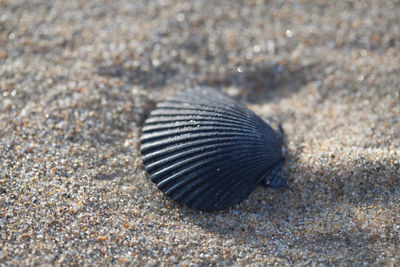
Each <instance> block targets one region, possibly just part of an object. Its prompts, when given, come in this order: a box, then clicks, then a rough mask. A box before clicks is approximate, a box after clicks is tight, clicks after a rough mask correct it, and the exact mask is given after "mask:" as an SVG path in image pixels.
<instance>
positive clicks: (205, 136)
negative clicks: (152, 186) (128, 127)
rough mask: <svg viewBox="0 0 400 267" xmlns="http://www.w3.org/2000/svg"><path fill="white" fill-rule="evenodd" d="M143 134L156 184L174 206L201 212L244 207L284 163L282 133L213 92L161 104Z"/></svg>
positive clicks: (185, 95) (144, 149)
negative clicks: (249, 197)
mask: <svg viewBox="0 0 400 267" xmlns="http://www.w3.org/2000/svg"><path fill="white" fill-rule="evenodd" d="M142 132H143V133H142V137H141V152H142V155H143V163H144V165H145V168H146V170H147V172H148V173H149V175H150V177H151V180H152V181H153V182H154V183H156V184H157V187H158V188H159V189H160V190H161V191H163V192H164V193H165V194H167V195H168V196H170V197H171V198H172V199H174V200H175V201H177V202H179V203H181V204H185V205H187V206H188V207H190V208H196V209H199V210H204V211H216V210H222V209H225V208H228V207H231V206H233V205H235V204H237V203H239V202H240V201H242V200H244V199H245V198H247V197H248V195H249V194H250V193H251V192H252V191H253V190H254V189H255V187H256V186H257V185H258V184H259V183H260V182H261V181H263V180H266V181H265V182H267V183H268V182H269V181H270V180H271V179H275V178H276V176H277V173H278V174H279V172H280V168H281V166H282V164H281V163H282V162H283V155H282V140H281V139H280V137H279V134H277V133H276V132H275V131H274V130H273V129H272V128H271V127H270V126H269V125H268V124H267V123H266V122H264V121H263V120H262V119H260V118H259V117H258V116H256V115H255V114H254V113H253V112H251V111H250V110H248V109H247V108H246V107H245V106H243V105H241V104H239V103H238V102H236V101H235V100H234V99H232V98H230V97H228V96H226V95H224V94H222V93H220V92H218V91H216V90H213V89H210V88H204V87H202V88H194V89H189V90H187V91H185V92H183V93H180V94H177V95H175V96H172V97H170V98H168V99H167V100H166V101H165V102H162V103H159V104H158V105H157V108H156V109H155V110H153V111H152V112H151V114H150V116H149V118H148V119H147V120H146V122H145V125H144V127H143V130H142ZM274 177H275V178H274ZM275 180H276V179H275Z"/></svg>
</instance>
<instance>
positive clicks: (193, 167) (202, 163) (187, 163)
mask: <svg viewBox="0 0 400 267" xmlns="http://www.w3.org/2000/svg"><path fill="white" fill-rule="evenodd" d="M233 152H235V151H229V152H227V153H224V152H219V153H216V154H218V157H215V158H213V160H214V161H217V160H220V159H221V160H222V159H224V158H226V157H227V155H229V154H232V153H233ZM190 160H191V159H188V160H186V161H185V162H182V163H180V164H181V165H178V166H176V167H178V168H179V167H181V169H180V170H176V172H175V173H174V174H173V175H169V176H167V175H165V173H164V175H163V173H160V172H162V170H163V169H162V170H160V171H158V172H156V173H154V172H153V173H151V176H152V180H153V181H154V182H156V183H157V184H164V182H165V183H167V182H173V180H174V179H176V178H179V176H181V175H185V174H186V173H187V172H190V171H193V170H196V168H198V167H201V168H203V167H206V166H208V165H209V163H213V161H210V160H209V159H208V161H207V159H205V160H203V161H198V162H197V164H191V161H190ZM187 166H189V167H187ZM170 167H171V166H169V167H168V168H170ZM183 167H187V168H183ZM173 170H174V169H172V170H171V172H173ZM159 176H164V177H166V178H165V179H164V180H163V181H159V182H158V181H157V180H158V178H159Z"/></svg>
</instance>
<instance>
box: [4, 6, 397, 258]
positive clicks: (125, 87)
mask: <svg viewBox="0 0 400 267" xmlns="http://www.w3.org/2000/svg"><path fill="white" fill-rule="evenodd" d="M241 2H243V3H241ZM195 85H205V86H210V87H213V88H216V89H218V90H220V91H222V92H224V93H226V94H228V95H230V96H232V97H234V98H235V99H237V100H238V101H240V102H242V103H244V104H245V105H246V106H247V107H249V108H250V109H251V110H252V111H254V112H255V113H256V114H257V115H259V116H260V117H262V118H264V119H268V120H270V121H272V124H273V125H274V126H276V125H277V124H278V123H282V126H283V128H284V130H285V132H286V137H287V153H288V157H287V160H286V163H285V166H284V169H285V171H286V173H287V177H288V184H289V189H283V190H274V189H270V188H269V189H268V188H264V187H258V188H257V189H256V190H255V191H254V192H253V193H252V194H251V195H250V197H249V198H248V199H247V200H245V201H243V202H242V203H240V204H239V205H237V206H235V207H233V208H231V209H228V210H226V211H222V212H216V213H204V212H199V211H195V210H190V209H188V208H186V207H183V206H181V205H179V204H177V203H176V202H174V201H171V200H170V199H169V198H168V197H166V196H164V195H163V194H162V193H161V192H160V191H159V190H158V189H157V188H156V186H155V185H154V184H153V183H152V182H151V181H150V180H149V177H148V176H147V174H146V173H145V171H144V168H143V164H142V162H141V156H140V150H139V147H140V143H139V138H140V131H141V127H142V125H143V122H144V120H145V118H146V117H147V116H148V114H149V112H150V111H151V110H152V109H154V107H155V104H156V103H157V102H159V101H162V100H163V99H164V98H165V97H167V96H168V95H171V94H173V93H175V92H178V91H181V90H184V89H186V88H189V87H191V86H195ZM399 177H400V2H399V1H398V0H370V1H367V0H366V1H345V0H339V1H325V0H320V1H307V0H304V1H297V0H276V1H273V0H270V1H205V0H196V1H191V2H184V1H172V0H159V1H157V0H154V1H100V0H99V1H78V0H76V1H44V0H43V1H39V0H32V1H22V0H21V1H20V0H0V265H3V264H4V265H79V266H82V265H92V266H99V265H100V264H101V265H103V266H108V265H128V264H132V265H134V266H139V265H143V264H144V265H148V266H159V264H160V263H163V264H164V265H174V264H180V265H182V266H191V265H193V266H207V265H226V266H231V265H236V266H241V265H246V264H247V265H250V264H251V265H252V266H265V265H332V264H335V265H347V266H361V265H375V266H381V265H385V266H399V265H400V241H399V239H400V178H399Z"/></svg>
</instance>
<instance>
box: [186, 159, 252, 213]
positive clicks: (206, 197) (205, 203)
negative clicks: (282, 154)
mask: <svg viewBox="0 0 400 267" xmlns="http://www.w3.org/2000/svg"><path fill="white" fill-rule="evenodd" d="M246 165H247V164H246ZM248 166H249V167H250V168H251V167H255V166H257V163H255V162H251V163H250V165H248ZM241 167H242V166H241ZM236 170H239V171H240V170H241V168H240V167H239V168H236ZM243 177H245V176H242V175H240V173H239V172H238V173H236V174H235V176H234V177H233V178H234V179H232V180H228V179H221V181H220V182H219V183H218V184H216V185H214V186H213V187H214V190H211V191H210V190H208V191H207V189H208V188H203V190H202V191H203V192H200V195H201V196H200V197H199V198H198V199H197V200H196V202H194V203H192V206H193V207H195V208H200V209H201V210H209V209H208V208H207V207H209V206H215V203H214V205H211V204H210V203H211V202H215V197H216V193H217V192H218V191H220V190H224V188H225V185H226V184H230V183H232V182H235V183H237V182H240V181H246V180H247V177H246V179H243ZM204 191H206V193H204ZM216 200H217V202H219V199H218V198H217V199H216ZM217 202H216V203H217Z"/></svg>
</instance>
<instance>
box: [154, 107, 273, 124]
mask: <svg viewBox="0 0 400 267" xmlns="http://www.w3.org/2000/svg"><path fill="white" fill-rule="evenodd" d="M166 111H168V112H166ZM184 111H186V112H184ZM188 111H190V112H188ZM193 111H197V112H199V113H197V114H196V115H199V116H202V117H217V118H226V119H231V120H237V121H242V122H245V123H248V124H249V125H252V126H254V127H260V124H261V122H263V123H265V122H264V121H263V120H261V122H260V121H258V120H254V119H253V118H252V117H254V116H256V115H254V114H252V115H251V116H247V115H246V116H245V115H244V114H243V113H242V114H240V115H239V114H234V113H229V112H226V111H218V110H215V109H213V110H211V109H210V110H205V109H193V108H192V109H190V108H186V107H183V108H181V109H176V108H174V109H159V110H157V112H154V114H151V116H153V117H156V116H161V117H168V116H171V117H175V116H178V115H192V116H193Z"/></svg>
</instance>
